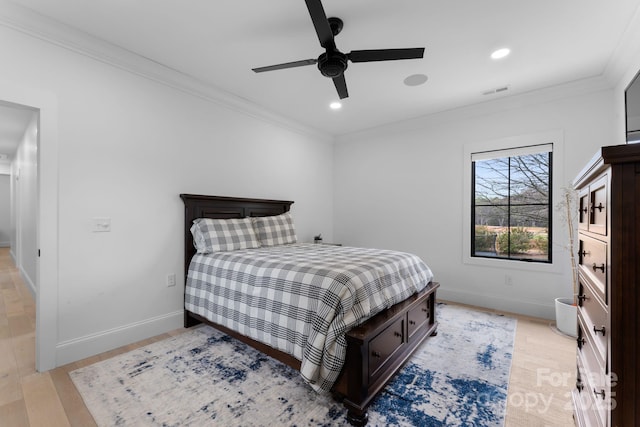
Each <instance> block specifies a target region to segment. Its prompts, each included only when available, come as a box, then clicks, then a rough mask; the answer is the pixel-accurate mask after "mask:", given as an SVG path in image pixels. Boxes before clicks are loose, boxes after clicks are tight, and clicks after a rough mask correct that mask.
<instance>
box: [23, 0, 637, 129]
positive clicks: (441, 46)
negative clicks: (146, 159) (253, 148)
mask: <svg viewBox="0 0 640 427" xmlns="http://www.w3.org/2000/svg"><path fill="white" fill-rule="evenodd" d="M13 2H14V3H16V4H19V5H22V6H25V7H28V8H31V9H33V10H35V11H37V12H38V13H40V14H43V15H45V16H48V17H51V18H53V19H55V20H57V21H59V22H61V23H64V24H67V25H69V26H71V27H73V28H75V29H78V30H81V31H83V32H86V33H89V34H91V35H93V36H95V37H97V38H99V39H102V40H104V41H107V42H109V43H112V44H114V45H117V46H120V47H123V48H125V49H127V50H128V51H131V52H134V53H137V54H139V55H141V56H143V57H145V58H147V59H150V60H152V61H155V62H158V63H160V64H163V65H165V66H166V67H169V68H172V69H175V70H178V71H180V72H182V73H184V74H187V75H189V76H192V77H194V78H195V79H198V80H199V81H201V82H205V83H207V84H209V85H211V86H214V87H215V88H217V89H220V90H222V91H223V92H227V93H231V94H233V95H235V96H237V97H238V98H240V99H242V100H246V101H249V102H250V103H252V104H256V105H258V106H261V107H264V108H266V109H268V110H269V111H271V112H274V113H276V114H278V115H281V116H284V117H286V118H289V119H292V120H294V121H296V122H299V123H301V124H303V125H305V126H309V127H312V128H315V129H318V130H321V131H323V132H326V133H329V134H332V135H341V134H345V133H349V132H354V131H358V130H363V129H367V128H372V127H375V126H379V125H383V124H387V123H392V122H396V121H400V120H404V119H409V118H413V117H419V116H423V115H427V114H431V113H435V112H439V111H444V110H450V109H454V108H457V107H461V106H465V105H470V104H476V103H480V102H484V101H488V100H491V99H495V98H496V97H504V96H509V95H513V94H520V93H525V92H529V91H533V90H536V89H540V88H545V87H550V86H555V85H559V84H563V83H568V82H572V81H577V80H581V79H587V78H592V77H599V76H602V75H603V74H604V73H605V72H606V70H607V67H608V66H609V64H610V61H611V58H612V57H613V55H614V53H615V50H616V48H617V47H618V46H619V45H620V43H621V41H622V40H624V36H625V31H626V30H627V27H628V25H629V24H630V23H631V22H632V20H633V18H634V16H635V15H636V14H637V13H638V11H639V6H640V0H615V1H603V0H538V1H514V0H484V1H477V0H447V1H445V0H440V1H436V0H430V1H427V0H421V1H419V0H394V1H389V0H350V1H340V0H324V1H323V4H324V9H325V11H326V15H327V16H337V17H340V18H341V19H342V20H343V21H344V29H343V30H342V32H341V33H340V34H339V35H338V36H337V37H336V45H337V47H338V49H340V50H341V51H342V52H344V53H348V52H350V51H351V50H359V49H382V48H404V47H422V46H424V47H426V51H425V57H424V59H420V60H406V61H392V62H375V63H357V64H353V63H350V64H349V68H348V69H347V70H346V72H345V77H346V81H347V85H348V88H349V95H350V97H349V98H348V99H345V100H344V102H343V108H342V109H341V110H339V111H333V110H330V109H329V108H328V105H329V103H330V102H331V101H333V100H335V99H337V95H336V92H335V88H334V86H333V83H332V81H331V80H330V79H328V78H326V77H323V76H322V75H321V74H320V72H319V71H318V69H317V68H316V67H315V66H313V65H312V66H306V67H299V68H293V69H287V70H279V71H272V72H267V73H260V74H256V73H254V72H252V71H251V69H252V68H255V67H261V66H267V65H272V64H279V63H283V62H289V61H295V60H301V59H308V58H317V57H318V55H320V54H321V53H322V52H323V50H322V48H321V47H320V45H319V42H318V39H317V36H316V33H315V31H314V28H313V25H312V22H311V19H310V17H309V13H308V11H307V8H306V5H305V2H304V1H302V0H298V1H293V0H268V1H265V0H216V1H211V0H190V1H180V0H136V1H131V0H91V1H87V0H14V1H13ZM500 47H509V48H510V49H511V51H512V53H511V55H510V56H508V57H507V58H504V59H502V60H499V61H494V60H492V59H490V58H489V55H490V53H491V52H492V51H493V50H494V49H496V48H500ZM412 74H426V75H427V76H428V78H429V79H428V81H427V83H425V84H424V85H421V86H415V87H409V86H406V85H405V84H403V80H404V79H405V78H406V77H407V76H410V75H412ZM503 86H508V87H509V90H508V91H506V92H502V93H500V94H494V95H483V92H486V91H490V90H492V89H495V88H498V87H503Z"/></svg>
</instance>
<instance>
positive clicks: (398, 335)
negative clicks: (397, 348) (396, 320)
mask: <svg viewBox="0 0 640 427" xmlns="http://www.w3.org/2000/svg"><path fill="white" fill-rule="evenodd" d="M393 336H395V337H401V336H402V334H401V333H400V332H398V331H395V332H394V333H393Z"/></svg>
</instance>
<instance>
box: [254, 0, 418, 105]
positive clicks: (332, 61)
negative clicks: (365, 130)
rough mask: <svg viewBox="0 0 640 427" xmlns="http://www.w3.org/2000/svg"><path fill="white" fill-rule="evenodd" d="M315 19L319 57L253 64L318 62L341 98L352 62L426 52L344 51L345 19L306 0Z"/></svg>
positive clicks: (278, 67)
mask: <svg viewBox="0 0 640 427" xmlns="http://www.w3.org/2000/svg"><path fill="white" fill-rule="evenodd" d="M305 2H306V4H307V9H308V10H309V15H311V21H312V22H313V26H314V28H315V30H316V34H317V35H318V40H319V41H320V46H322V47H323V48H324V49H325V52H324V53H322V54H321V55H320V56H319V57H318V59H303V60H301V61H293V62H286V63H283V64H277V65H269V66H266V67H258V68H253V71H254V72H256V73H262V72H265V71H275V70H282V69H286V68H294V67H303V66H306V65H312V64H318V69H319V70H320V73H321V74H322V75H323V76H325V77H328V78H330V79H332V80H333V84H334V85H335V87H336V91H337V92H338V96H339V97H340V99H344V98H347V97H348V96H349V92H348V90H347V82H346V80H345V78H344V72H345V70H346V69H347V67H348V65H349V61H351V62H374V61H396V60H402V59H420V58H422V57H423V56H424V47H419V48H409V49H369V50H354V51H351V52H350V53H347V54H344V53H342V52H340V51H339V50H338V48H337V47H336V44H335V39H334V37H335V36H337V35H338V34H340V31H342V28H343V26H344V22H342V19H340V18H335V17H331V18H327V15H326V14H325V12H324V7H323V6H322V2H321V1H320V0H305Z"/></svg>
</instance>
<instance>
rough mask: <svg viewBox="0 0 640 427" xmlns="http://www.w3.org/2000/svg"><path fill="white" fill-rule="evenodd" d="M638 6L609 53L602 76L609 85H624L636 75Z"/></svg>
mask: <svg viewBox="0 0 640 427" xmlns="http://www.w3.org/2000/svg"><path fill="white" fill-rule="evenodd" d="M639 57H640V6H638V9H636V12H635V13H634V14H633V17H632V18H631V20H630V21H629V24H628V25H627V28H625V30H624V33H623V35H622V37H621V38H620V42H619V43H618V46H617V47H616V49H615V50H614V51H613V52H612V53H611V57H610V58H609V62H608V63H607V67H606V69H605V71H604V76H605V78H607V80H609V81H610V82H611V85H613V86H618V85H620V83H622V87H623V88H624V87H626V86H627V84H629V83H630V82H631V79H633V77H634V76H635V75H636V73H637V71H638V67H639V66H640V61H639V60H638V58H639Z"/></svg>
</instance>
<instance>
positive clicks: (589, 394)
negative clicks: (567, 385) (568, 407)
mask: <svg viewBox="0 0 640 427" xmlns="http://www.w3.org/2000/svg"><path fill="white" fill-rule="evenodd" d="M577 362H578V363H577V364H578V372H577V375H578V377H577V380H576V390H575V391H574V393H573V397H574V405H575V409H576V413H577V414H578V419H579V421H580V423H579V425H580V426H589V427H606V426H607V424H606V421H605V418H603V415H606V414H602V413H601V409H600V408H599V407H598V405H599V403H600V402H598V398H600V395H596V394H595V393H594V392H593V387H592V385H591V383H590V382H589V374H588V373H587V371H586V370H585V367H584V364H583V362H582V358H581V357H580V356H578V357H577Z"/></svg>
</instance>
